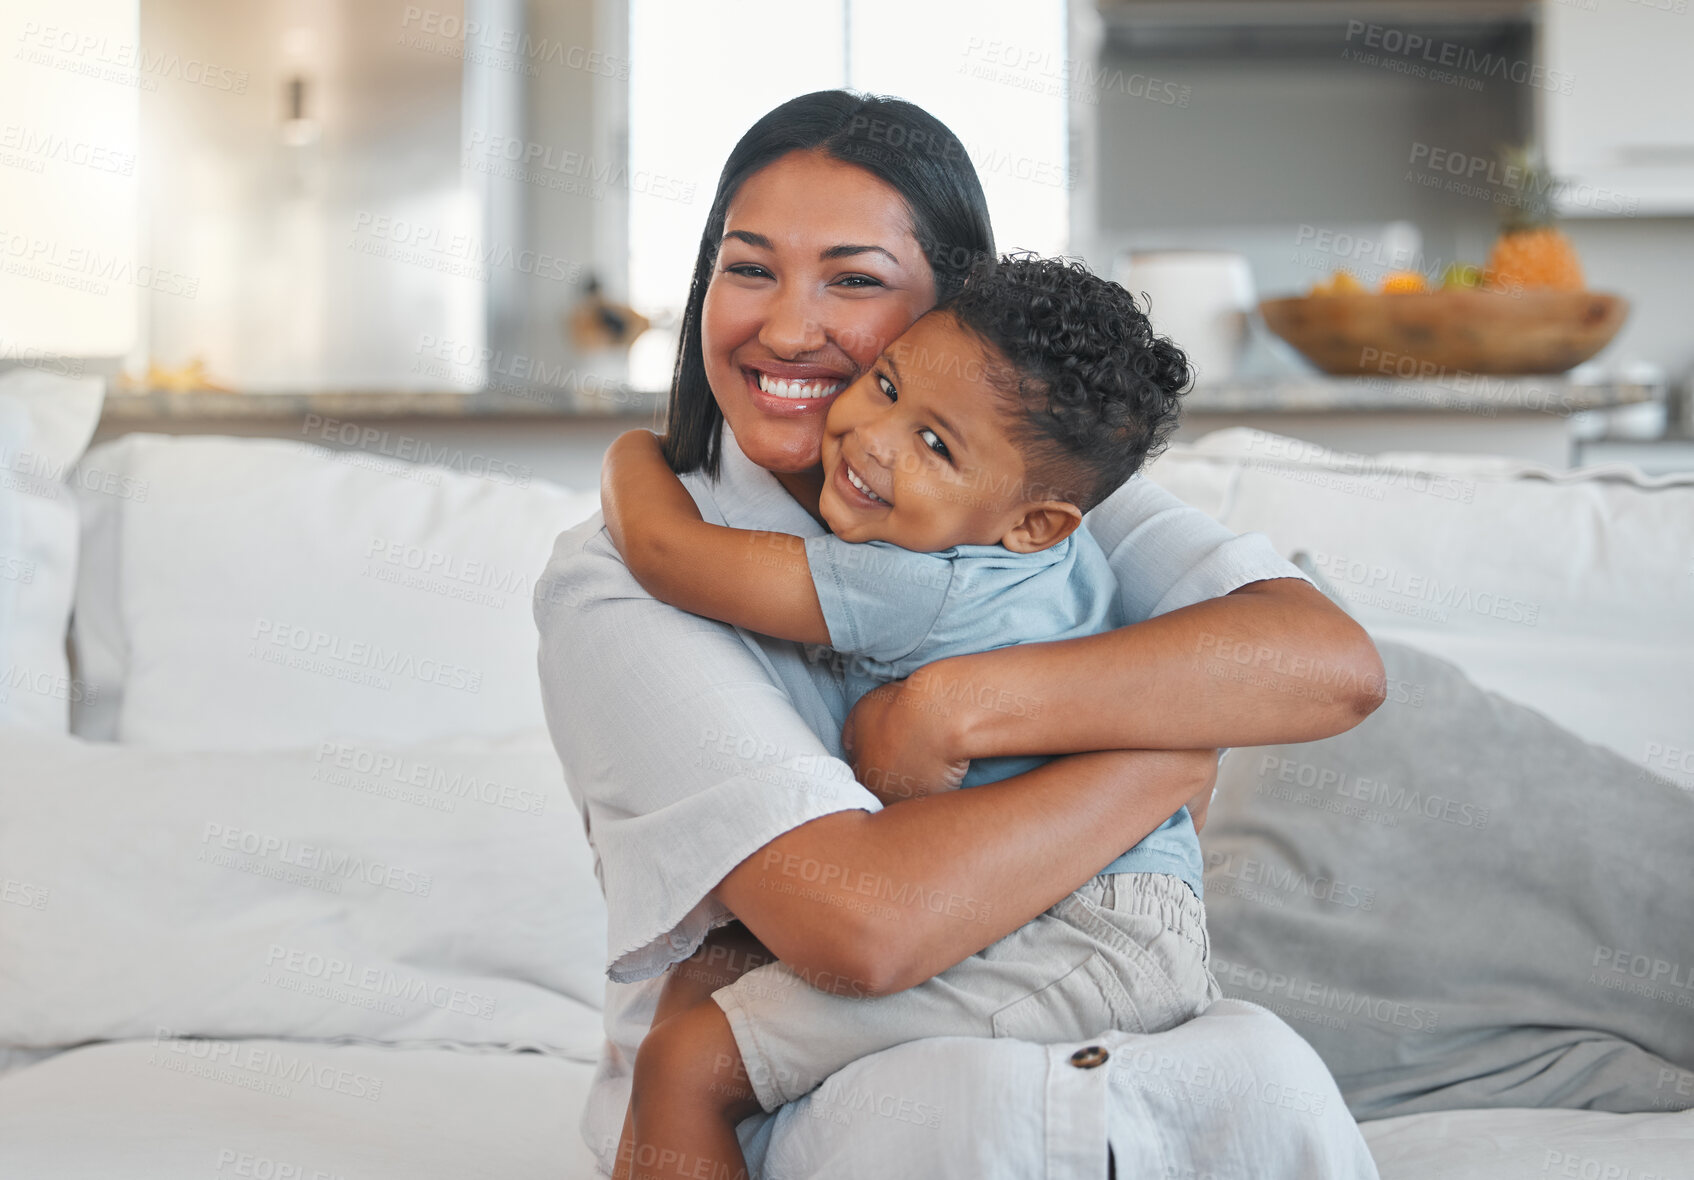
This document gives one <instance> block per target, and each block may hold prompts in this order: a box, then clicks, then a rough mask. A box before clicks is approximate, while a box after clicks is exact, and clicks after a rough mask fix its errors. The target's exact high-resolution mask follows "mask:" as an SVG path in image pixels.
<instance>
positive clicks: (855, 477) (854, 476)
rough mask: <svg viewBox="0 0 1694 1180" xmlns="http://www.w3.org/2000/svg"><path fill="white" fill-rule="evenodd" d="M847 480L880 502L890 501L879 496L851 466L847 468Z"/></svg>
mask: <svg viewBox="0 0 1694 1180" xmlns="http://www.w3.org/2000/svg"><path fill="white" fill-rule="evenodd" d="M843 466H846V465H845V464H843ZM847 482H848V483H850V484H852V485H853V486H854V487H856V488H858V489H859V490H860V491H861V492H863V493H864V494H865V495H867V496H869V497H870V498H871V499H873V500H875V501H876V502H877V503H878V504H886V503H888V501H887V500H884V499H883V498H882V497H881V496H879V495H877V494H876V493H875V492H873V491H871V490H870V488H868V487H866V486H865V481H864V480H862V479H860V478H859V473H858V472H857V471H854V470H853V469H852V468H851V467H848V468H847Z"/></svg>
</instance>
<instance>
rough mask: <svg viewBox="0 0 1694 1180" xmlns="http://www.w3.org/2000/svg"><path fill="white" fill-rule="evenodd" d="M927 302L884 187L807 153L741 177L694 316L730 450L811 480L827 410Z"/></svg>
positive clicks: (923, 280) (928, 288)
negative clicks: (736, 448) (731, 445)
mask: <svg viewBox="0 0 1694 1180" xmlns="http://www.w3.org/2000/svg"><path fill="white" fill-rule="evenodd" d="M934 302H935V279H934V276H933V275H932V274H931V273H930V269H929V261H928V259H927V258H926V257H925V255H924V252H923V249H922V248H921V247H920V246H919V244H918V241H917V239H916V238H915V237H914V236H913V233H912V227H911V218H910V215H909V213H908V211H907V209H906V205H905V202H904V200H903V199H902V198H901V197H900V195H899V193H897V192H896V191H895V190H894V189H893V188H891V187H890V186H889V185H887V184H886V183H884V182H883V181H881V180H879V179H877V178H876V177H875V176H873V175H871V174H870V173H869V172H866V171H865V170H864V169H862V168H858V167H855V166H853V165H851V164H844V163H842V162H841V161H839V160H834V159H831V158H829V157H828V156H824V155H821V154H819V153H816V152H810V151H794V152H791V153H789V154H788V155H786V156H784V157H782V158H780V159H778V160H777V161H775V162H774V163H772V164H769V165H767V166H766V167H764V168H763V169H761V170H760V171H759V172H757V173H756V174H754V175H753V176H751V177H749V178H748V179H747V181H746V182H745V183H744V184H743V185H742V186H741V189H740V191H739V192H737V193H736V195H735V198H734V199H733V200H732V201H731V202H730V205H729V207H728V209H727V211H726V214H725V218H724V233H723V238H722V241H721V242H720V243H719V246H718V257H717V260H716V264H715V266H714V268H713V272H712V278H711V284H710V286H709V287H708V288H707V291H706V297H705V301H704V303H703V305H702V308H701V351H702V359H703V361H704V362H705V369H706V377H707V380H708V381H709V382H710V383H711V386H712V391H713V392H714V393H715V394H716V395H717V401H718V406H719V408H720V409H721V410H722V411H723V415H724V418H725V419H726V420H727V421H728V423H729V428H730V430H731V431H733V432H734V434H735V440H736V442H737V443H738V444H739V445H740V447H741V449H742V451H743V452H744V453H746V455H747V456H748V457H749V458H751V459H752V460H753V461H754V462H756V463H758V464H759V465H760V466H761V467H764V468H766V469H767V470H770V471H775V472H787V473H794V474H800V473H811V474H810V478H811V479H814V480H817V481H819V482H822V481H823V480H824V478H825V473H824V472H823V471H822V470H821V469H820V468H819V463H820V461H821V454H822V452H821V446H822V440H823V432H824V416H825V414H827V413H828V411H829V407H830V405H831V404H832V403H833V402H834V401H835V399H836V398H837V397H839V396H840V395H841V393H842V392H843V391H844V390H846V388H847V387H848V385H850V384H851V383H852V382H853V381H855V380H857V379H858V377H859V376H860V374H862V373H863V372H864V371H865V370H866V369H867V368H869V367H870V364H871V362H872V361H874V360H875V359H876V357H877V355H878V354H879V353H880V352H881V351H882V349H883V347H884V346H885V345H886V344H887V343H888V341H890V340H892V339H894V338H895V337H896V336H898V335H900V333H901V332H903V331H905V330H906V328H907V327H908V326H910V324H911V323H912V321H914V320H916V319H917V318H918V316H920V315H922V314H923V313H924V312H925V311H927V310H929V308H930V307H931V306H932V305H933V304H934ZM861 474H862V473H861ZM814 486H815V485H814ZM849 489H850V490H851V487H850V485H849ZM790 490H791V491H793V490H796V489H795V488H791V489H790ZM814 494H815V493H814ZM854 494H855V495H857V494H858V493H857V492H854Z"/></svg>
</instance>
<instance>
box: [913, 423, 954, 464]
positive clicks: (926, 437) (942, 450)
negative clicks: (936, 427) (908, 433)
mask: <svg viewBox="0 0 1694 1180" xmlns="http://www.w3.org/2000/svg"><path fill="white" fill-rule="evenodd" d="M918 437H919V438H921V439H923V445H924V446H926V447H928V448H929V449H930V450H932V451H934V452H935V453H936V454H937V455H940V456H941V457H942V458H943V459H951V458H952V457H953V456H952V453H951V452H950V451H948V449H947V444H946V443H944V442H942V441H941V436H940V435H938V434H936V433H935V431H933V430H931V429H930V428H929V427H927V426H925V427H924V428H923V429H922V430H920V431H918Z"/></svg>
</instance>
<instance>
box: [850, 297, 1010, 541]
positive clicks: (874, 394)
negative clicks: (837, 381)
mask: <svg viewBox="0 0 1694 1180" xmlns="http://www.w3.org/2000/svg"><path fill="white" fill-rule="evenodd" d="M1005 364H1006V362H1005V361H1004V360H1002V359H1000V358H998V357H997V356H996V355H995V354H994V353H993V352H992V351H991V350H989V349H986V348H985V347H984V346H983V344H982V342H981V341H979V340H978V339H977V338H976V337H975V336H974V335H972V334H971V333H969V332H967V331H966V330H965V329H963V328H961V327H960V326H959V324H958V323H957V322H956V321H955V320H954V319H953V317H952V316H950V315H948V314H947V313H946V312H930V313H929V314H928V315H925V316H924V317H923V318H921V319H919V320H918V321H917V322H916V323H915V324H913V325H912V326H911V327H910V328H908V329H907V330H906V332H905V334H904V335H902V336H901V337H900V338H899V339H897V340H895V341H894V342H893V343H892V344H890V345H889V346H888V348H887V349H885V350H884V351H883V353H882V355H881V356H879V357H878V358H877V360H876V362H875V364H873V365H872V366H871V367H870V369H869V370H868V371H867V372H866V373H865V374H864V375H863V376H862V377H860V378H859V379H858V380H857V381H855V382H853V384H851V385H849V386H848V387H847V388H846V389H845V390H844V391H843V392H842V393H841V394H840V396H838V397H837V398H836V399H835V403H834V404H833V405H832V406H830V408H829V416H828V418H827V420H826V421H825V424H824V436H823V469H824V486H823V494H822V496H821V498H820V500H819V504H818V510H819V512H820V513H821V514H822V515H823V518H824V519H825V520H827V521H828V522H829V526H830V528H831V529H832V530H834V532H835V534H836V536H838V537H840V538H842V539H843V540H846V541H890V542H893V543H894V544H896V545H899V546H901V547H902V548H905V549H912V550H917V551H920V552H934V551H936V550H939V549H946V548H947V547H949V546H951V545H995V544H1000V543H1002V541H1003V539H1004V538H1006V536H1007V534H1008V532H1009V530H1011V529H1013V527H1014V526H1015V525H1017V524H1018V523H1019V522H1020V521H1023V520H1024V518H1025V515H1026V510H1027V508H1028V505H1029V503H1030V500H1031V497H1030V495H1029V493H1028V489H1026V488H1025V486H1024V480H1025V465H1024V459H1023V455H1022V454H1021V453H1020V452H1019V450H1018V449H1017V447H1016V446H1014V445H1013V443H1012V442H1011V440H1010V438H1009V437H1008V436H1007V426H1008V423H1007V419H1006V417H1005V411H1004V410H1002V409H1001V408H1000V405H999V399H1000V396H1001V395H1000V394H999V393H997V392H996V391H995V390H994V389H993V388H992V387H991V386H990V384H989V381H988V379H989V376H990V375H992V374H995V372H996V367H997V366H998V367H999V368H1000V371H1001V372H1003V371H1004V366H1005ZM1007 544H1008V547H1013V546H1012V545H1011V543H1010V542H1007Z"/></svg>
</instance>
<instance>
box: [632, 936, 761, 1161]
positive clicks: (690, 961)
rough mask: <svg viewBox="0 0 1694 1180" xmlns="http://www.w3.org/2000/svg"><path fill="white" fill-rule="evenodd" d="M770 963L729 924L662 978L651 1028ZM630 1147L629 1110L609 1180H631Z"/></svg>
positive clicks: (707, 1000) (756, 942) (755, 941)
mask: <svg viewBox="0 0 1694 1180" xmlns="http://www.w3.org/2000/svg"><path fill="white" fill-rule="evenodd" d="M774 961H775V959H774V957H773V956H772V955H771V953H770V952H769V951H767V950H766V949H765V947H764V944H763V943H761V942H760V941H759V940H758V939H757V938H755V937H753V934H752V932H751V931H749V930H748V929H747V928H746V927H745V926H743V925H742V924H741V923H739V922H732V923H730V924H729V925H727V926H720V927H718V928H717V929H716V930H714V931H712V932H711V933H710V934H708V935H707V936H706V940H705V942H703V943H701V944H700V949H699V950H697V951H695V952H694V954H693V955H692V956H690V957H689V958H687V959H684V960H682V961H681V962H680V963H676V964H674V965H672V967H671V969H670V973H669V974H668V975H667V976H666V978H665V986H664V988H663V989H662V990H661V991H660V992H659V1003H658V1006H657V1007H656V1008H655V1010H654V1012H653V1024H652V1028H658V1027H659V1026H660V1025H661V1024H663V1023H664V1022H665V1021H667V1020H668V1019H670V1018H671V1017H672V1016H675V1015H677V1014H679V1013H682V1012H686V1011H687V1010H689V1009H690V1008H694V1007H697V1006H698V1005H700V1004H707V1003H710V1001H711V997H712V993H713V992H715V991H716V990H717V989H718V988H720V987H725V986H727V985H728V984H731V983H733V982H735V980H736V979H738V978H740V977H741V976H742V975H745V974H746V973H747V972H749V971H751V970H753V969H754V968H755V967H760V966H763V965H764V964H766V963H770V962H774ZM732 1047H733V1042H732ZM737 1060H738V1061H739V1058H737ZM749 1113H752V1112H749ZM634 1145H635V1114H634V1110H633V1108H632V1109H631V1110H630V1111H629V1112H628V1113H627V1114H625V1116H624V1122H623V1134H622V1136H621V1138H620V1141H619V1144H618V1154H617V1164H616V1167H615V1170H614V1171H613V1172H612V1177H613V1180H631V1177H630V1163H631V1160H632V1159H633V1151H634Z"/></svg>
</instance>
